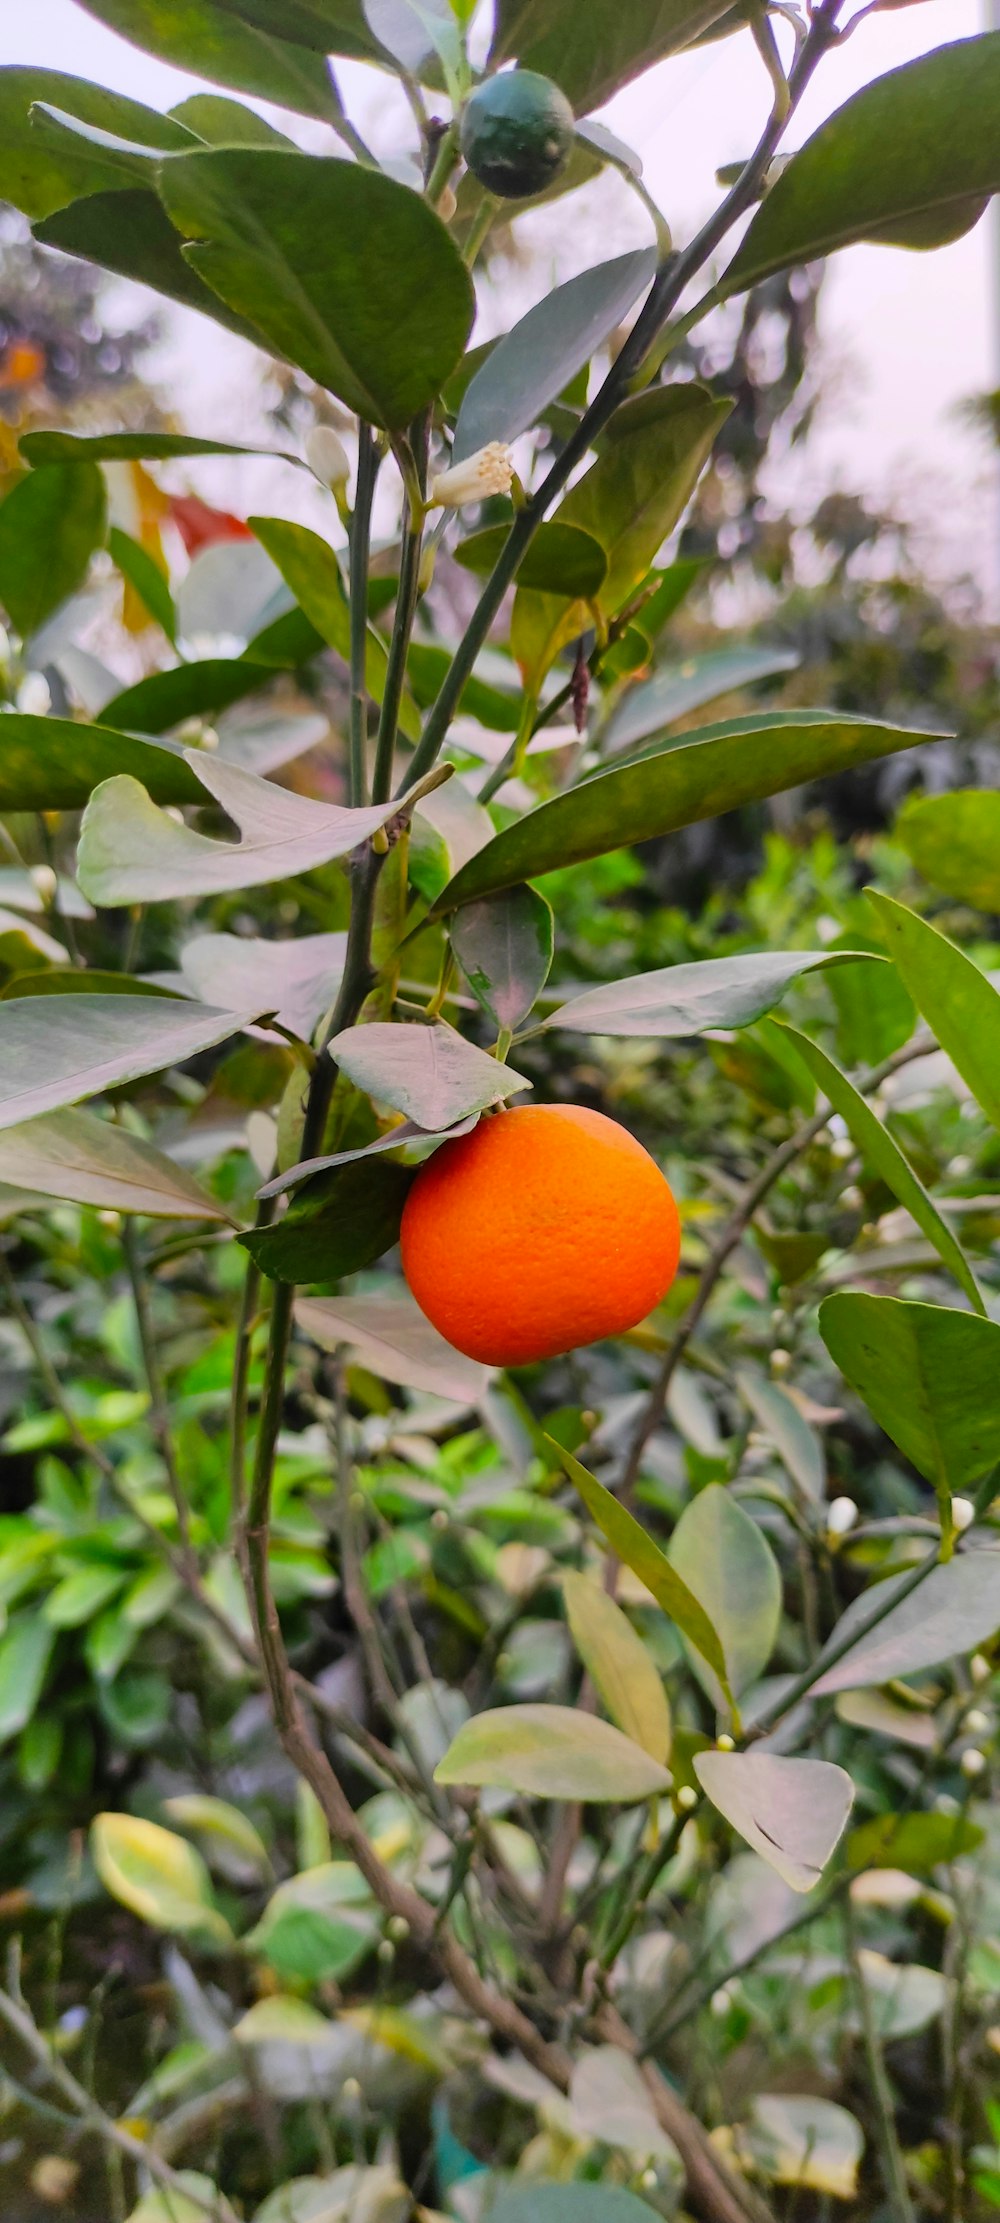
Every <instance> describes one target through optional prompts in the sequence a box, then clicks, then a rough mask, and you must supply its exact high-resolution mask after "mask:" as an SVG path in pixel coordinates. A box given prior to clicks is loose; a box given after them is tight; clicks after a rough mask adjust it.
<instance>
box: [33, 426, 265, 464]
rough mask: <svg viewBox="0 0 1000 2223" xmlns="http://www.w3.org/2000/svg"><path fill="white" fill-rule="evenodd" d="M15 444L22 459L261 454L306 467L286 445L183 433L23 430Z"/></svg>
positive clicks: (161, 459)
mask: <svg viewBox="0 0 1000 2223" xmlns="http://www.w3.org/2000/svg"><path fill="white" fill-rule="evenodd" d="M18 446H19V448H20V451H21V454H22V455H23V456H24V458H25V461H26V462H28V463H30V464H31V465H32V466H33V467H37V466H38V464H40V463H140V462H145V463H168V462H169V461H170V460H171V458H172V457H173V456H178V455H182V456H183V455H264V456H271V457H273V458H276V459H277V460H278V461H279V462H281V463H294V464H296V465H297V466H298V467H299V469H300V470H304V469H305V467H306V466H305V464H304V463H303V460H302V457H301V456H300V455H295V454H293V453H292V451H291V450H290V449H287V448H256V447H254V448H243V447H234V446H233V444H232V442H231V441H228V440H196V439H193V438H192V437H190V435H189V434H187V433H185V432H90V433H87V432H57V431H45V432H26V433H25V434H24V435H23V437H22V439H21V440H19V442H18Z"/></svg>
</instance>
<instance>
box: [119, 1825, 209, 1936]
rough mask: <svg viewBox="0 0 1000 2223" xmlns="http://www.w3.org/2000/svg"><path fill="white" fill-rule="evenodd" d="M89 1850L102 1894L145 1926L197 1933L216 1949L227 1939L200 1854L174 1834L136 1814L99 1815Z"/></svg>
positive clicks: (184, 1932)
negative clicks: (146, 1923) (202, 1934)
mask: <svg viewBox="0 0 1000 2223" xmlns="http://www.w3.org/2000/svg"><path fill="white" fill-rule="evenodd" d="M90 1845H91V1851H92V1853H93V1858H94V1866H95V1868H96V1869H97V1873H98V1875H99V1876H100V1879H101V1882H102V1883H103V1885H104V1888H105V1890H106V1891H109V1892H110V1893H111V1896H112V1898H114V1899H118V1900H119V1901H120V1903H121V1905H122V1906H126V1907H128V1908H129V1909H130V1911H131V1913H133V1914H138V1915H139V1917H140V1919H141V1920H142V1921H143V1922H150V1923H152V1925H153V1927H154V1929H158V1930H178V1931H180V1932H181V1934H182V1935H184V1934H190V1933H193V1934H195V1935H197V1934H198V1933H199V1932H201V1933H204V1934H205V1935H206V1936H208V1937H211V1938H213V1939H215V1940H216V1941H217V1942H218V1943H220V1944H225V1943H227V1942H228V1941H229V1940H230V1936H231V1932H230V1929H229V1924H228V1922H226V1921H225V1919H224V1917H223V1916H222V1915H221V1914H220V1913H219V1911H218V1908H217V1907H216V1906H215V1903H214V1901H213V1897H212V1886H211V1883H210V1882H209V1876H208V1870H207V1868H206V1866H205V1863H204V1861H203V1860H202V1857H201V1854H200V1853H197V1852H196V1851H195V1849H194V1846H193V1845H188V1844H186V1843H185V1840H184V1838H183V1837H178V1836H176V1835H175V1833H174V1831H173V1830H170V1829H161V1828H160V1825H159V1823H158V1822H147V1821H142V1820H140V1818H139V1816H138V1815H137V1814H98V1816H97V1818H96V1820H95V1822H94V1823H93V1826H92V1829H91V1833H90Z"/></svg>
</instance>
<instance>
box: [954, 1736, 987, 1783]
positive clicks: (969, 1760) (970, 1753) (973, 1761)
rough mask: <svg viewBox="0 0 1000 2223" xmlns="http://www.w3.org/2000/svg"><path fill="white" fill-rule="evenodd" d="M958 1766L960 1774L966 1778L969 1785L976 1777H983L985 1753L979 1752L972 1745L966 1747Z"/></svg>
mask: <svg viewBox="0 0 1000 2223" xmlns="http://www.w3.org/2000/svg"><path fill="white" fill-rule="evenodd" d="M958 1764H959V1767H960V1768H961V1770H962V1774H963V1775H966V1776H968V1778H969V1781H970V1783H971V1782H972V1781H973V1780H974V1778H975V1777H976V1776H977V1775H983V1774H984V1773H985V1770H986V1754H985V1752H980V1751H979V1750H978V1748H977V1746H976V1745H974V1744H970V1745H966V1748H965V1751H964V1752H963V1754H962V1757H961V1759H960V1761H959V1763H958Z"/></svg>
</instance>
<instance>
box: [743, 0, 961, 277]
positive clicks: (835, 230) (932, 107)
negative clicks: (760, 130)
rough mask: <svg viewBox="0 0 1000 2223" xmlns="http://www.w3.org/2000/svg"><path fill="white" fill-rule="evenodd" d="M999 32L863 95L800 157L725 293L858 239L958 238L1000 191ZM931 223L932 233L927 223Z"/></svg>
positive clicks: (766, 205) (785, 174) (774, 192)
mask: <svg viewBox="0 0 1000 2223" xmlns="http://www.w3.org/2000/svg"><path fill="white" fill-rule="evenodd" d="M998 104H1000V33H997V32H989V33H987V34H986V35H985V36H982V37H979V38H971V39H958V40H956V41H955V43H954V44H953V45H951V46H941V47H938V48H937V49H936V50H935V52H933V53H931V54H925V55H922V56H921V57H920V59H919V60H918V61H915V62H908V63H906V64H904V66H903V68H902V69H895V70H890V71H889V72H888V74H887V75H886V76H884V77H877V78H876V79H875V80H874V83H872V84H870V85H865V86H863V87H862V90H861V91H860V92H859V93H855V94H854V97H853V99H851V100H849V101H847V102H845V104H844V106H843V108H838V109H837V111H836V113H835V114H834V115H832V116H830V117H828V119H827V121H826V123H824V124H821V125H820V128H819V130H818V131H816V132H814V134H813V137H812V138H811V139H810V140H808V141H807V143H806V145H805V146H804V147H803V148H802V150H801V152H800V153H799V154H797V155H794V156H793V158H792V160H791V162H790V163H789V164H788V167H787V169H785V170H783V171H782V173H781V176H780V177H779V178H778V179H777V180H776V182H775V184H774V185H773V186H772V188H771V190H770V192H769V193H767V194H766V195H765V198H764V200H763V202H762V204H761V207H760V209H759V211H758V213H757V215H756V216H755V218H754V220H753V223H752V224H751V226H750V229H749V231H748V232H747V235H746V238H745V239H744V240H743V243H742V245H741V246H740V247H739V248H738V249H737V252H736V255H735V258H734V260H733V262H732V263H731V264H730V266H729V269H728V271H727V272H726V274H725V277H724V279H723V286H724V289H725V290H726V291H727V292H735V291H736V290H737V289H738V288H743V287H745V286H751V285H757V284H759V282H760V280H761V279H762V278H765V277H767V276H768V275H769V273H770V272H771V271H774V270H787V269H788V268H790V267H791V265H792V264H794V263H802V262H815V261H817V260H818V259H819V257H820V256H821V255H828V254H830V253H831V252H832V251H833V249H834V248H836V247H846V246H848V245H849V244H850V243H851V241H852V240H857V239H878V238H879V237H882V238H884V239H885V240H886V241H887V243H890V242H891V241H892V239H893V237H894V235H896V236H903V235H904V234H905V229H906V227H908V226H911V225H913V224H914V222H915V221H916V222H917V223H918V224H919V223H921V222H922V223H923V225H924V229H923V230H922V231H920V230H918V231H917V233H916V235H913V234H912V233H911V234H910V236H911V237H914V236H915V239H916V243H918V244H922V245H936V244H938V243H939V242H940V241H941V240H945V239H950V238H956V237H957V236H959V233H960V232H962V231H966V230H968V228H969V226H970V224H973V223H975V222H976V220H977V218H978V216H979V215H981V213H982V208H983V206H984V204H985V202H986V200H987V199H988V197H989V195H990V194H991V193H995V192H996V191H997V190H998V189H1000V145H998V143H997V134H996V128H995V127H996V116H997V109H998ZM928 219H930V222H929V223H928V221H927V220H928Z"/></svg>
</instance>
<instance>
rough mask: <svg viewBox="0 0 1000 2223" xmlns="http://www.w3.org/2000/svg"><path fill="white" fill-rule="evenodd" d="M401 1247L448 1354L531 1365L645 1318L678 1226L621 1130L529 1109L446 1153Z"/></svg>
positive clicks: (676, 1247) (428, 1173)
mask: <svg viewBox="0 0 1000 2223" xmlns="http://www.w3.org/2000/svg"><path fill="white" fill-rule="evenodd" d="M400 1239H401V1243H402V1250H403V1271H404V1273H405V1275H406V1278H407V1281H408V1282H409V1285H410V1288H411V1289H412V1291H413V1294H414V1296H415V1298H416V1300H417V1303H418V1304H419V1306H420V1307H421V1310H422V1311H423V1312H425V1313H426V1314H427V1318H428V1319H429V1320H431V1321H433V1323H434V1326H435V1327H436V1328H438V1329H439V1330H440V1332H441V1334H442V1335H443V1336H446V1337H447V1340H448V1342H449V1343H453V1344H454V1346H455V1349H456V1350H458V1351H464V1352H465V1354H466V1356H467V1357H468V1358H476V1359H482V1360H483V1361H484V1362H485V1363H486V1364H487V1365H489V1366H524V1365H527V1364H528V1362H529V1361H530V1360H532V1359H542V1358H554V1357H555V1355H556V1353H557V1352H559V1351H571V1350H573V1349H575V1347H576V1345H577V1344H580V1343H594V1342H596V1341H597V1340H598V1339H599V1338H600V1337H601V1336H605V1335H621V1334H622V1333H623V1331H624V1330H625V1329H626V1328H632V1327H635V1325H636V1323H637V1322H638V1321H639V1320H643V1319H645V1317H646V1314H647V1312H651V1311H652V1309H653V1306H654V1305H656V1304H658V1303H659V1301H660V1298H661V1297H662V1296H663V1295H664V1294H665V1292H666V1291H667V1290H668V1289H669V1287H670V1284H671V1282H672V1281H673V1278H674V1275H675V1273H676V1272H677V1261H678V1255H679V1251H680V1223H679V1220H678V1216H677V1206H676V1204H675V1203H674V1198H673V1194H672V1191H671V1189H670V1187H669V1184H668V1183H667V1181H666V1180H665V1179H664V1177H663V1174H662V1173H661V1172H660V1169H659V1167H658V1166H657V1165H656V1164H655V1163H654V1161H653V1159H652V1158H651V1157H650V1156H649V1153H648V1151H646V1150H644V1149H643V1147H642V1144H641V1143H638V1142H636V1140H635V1137H634V1135H630V1134H629V1133H628V1132H627V1130H626V1129H625V1128H624V1127H620V1126H619V1125H618V1123H617V1121H616V1120H613V1119H606V1118H605V1117H604V1114H603V1112H595V1111H587V1110H586V1109H585V1108H584V1106H583V1105H581V1104H537V1105H535V1104H528V1105H519V1106H518V1107H517V1108H516V1109H515V1110H514V1111H502V1112H497V1113H495V1114H494V1115H493V1116H492V1117H491V1118H485V1119H481V1120H480V1122H479V1125H478V1127H474V1128H473V1130H472V1133H471V1134H468V1135H459V1136H457V1137H456V1139H455V1141H454V1142H446V1143H442V1145H441V1148H440V1150H436V1151H435V1153H434V1156H433V1158H429V1159H428V1161H427V1163H426V1165H424V1166H423V1167H422V1168H421V1170H420V1172H419V1173H418V1175H417V1178H416V1180H415V1182H414V1184H413V1187H412V1189H411V1190H410V1193H409V1196H408V1197H407V1199H406V1205H405V1208H404V1211H403V1225H402V1232H401V1238H400Z"/></svg>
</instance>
